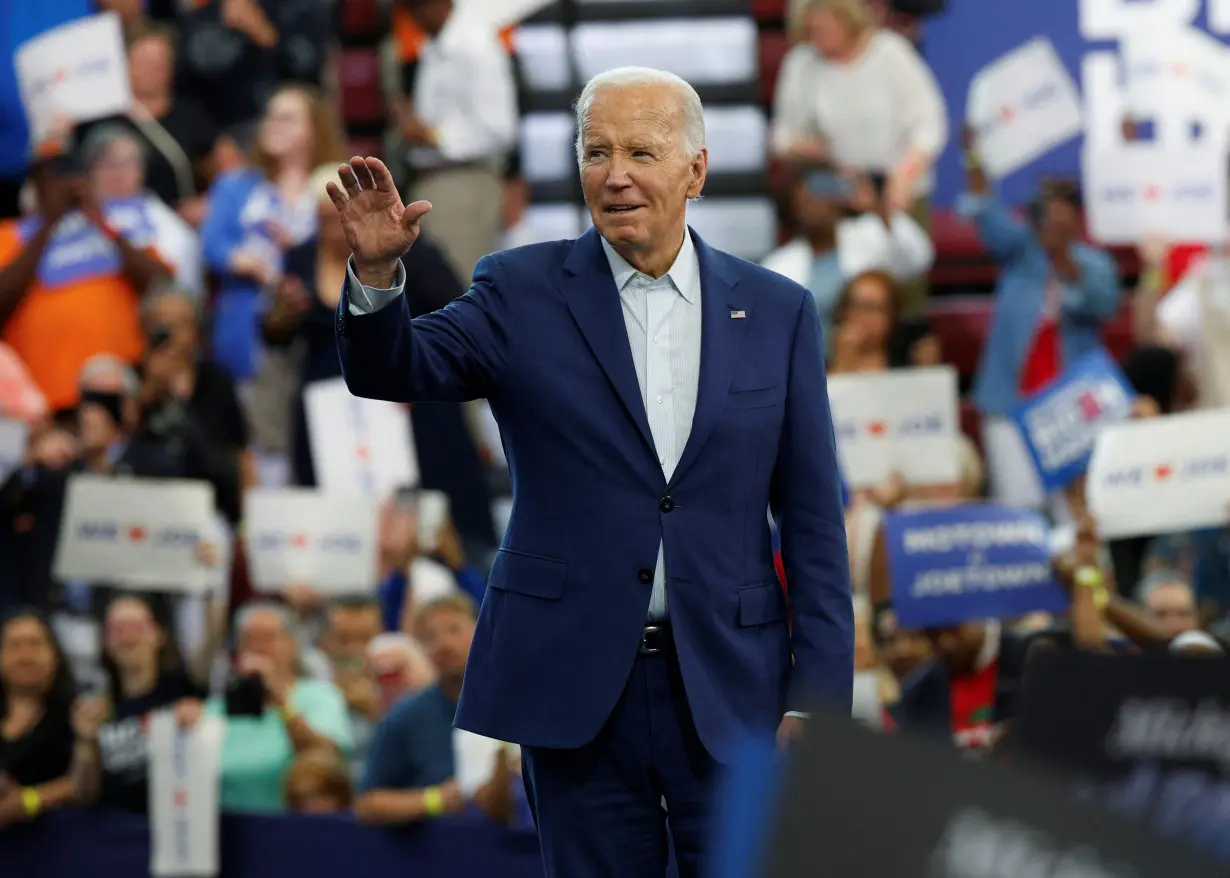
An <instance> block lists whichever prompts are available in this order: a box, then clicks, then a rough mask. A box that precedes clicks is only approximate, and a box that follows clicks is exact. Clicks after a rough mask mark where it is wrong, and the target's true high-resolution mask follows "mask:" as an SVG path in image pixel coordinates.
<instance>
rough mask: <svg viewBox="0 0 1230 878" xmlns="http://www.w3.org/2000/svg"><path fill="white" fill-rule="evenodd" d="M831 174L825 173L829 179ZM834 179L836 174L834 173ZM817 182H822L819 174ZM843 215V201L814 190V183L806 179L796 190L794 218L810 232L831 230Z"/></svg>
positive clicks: (825, 177)
mask: <svg viewBox="0 0 1230 878" xmlns="http://www.w3.org/2000/svg"><path fill="white" fill-rule="evenodd" d="M828 178H829V175H824V177H823V179H825V180H827V179H828ZM832 178H833V179H834V180H836V179H837V177H836V175H832ZM816 182H820V177H819V176H817V179H816ZM840 217H841V201H839V200H838V199H836V198H834V197H827V196H825V195H822V194H820V193H819V192H816V191H813V189H812V185H811V183H810V182H809V181H807V180H805V181H803V182H802V183H800V184H799V186H798V188H797V189H795V192H794V218H795V220H796V221H797V222H798V224H799V225H800V226H801V227H802V228H803V230H804V231H805V232H807V233H809V234H814V233H817V232H831V231H832V230H833V229H834V228H836V226H837V221H838V219H840Z"/></svg>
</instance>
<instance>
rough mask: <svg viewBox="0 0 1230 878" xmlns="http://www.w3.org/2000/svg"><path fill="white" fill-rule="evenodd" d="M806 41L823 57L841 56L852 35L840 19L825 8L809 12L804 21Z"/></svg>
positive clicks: (846, 48)
mask: <svg viewBox="0 0 1230 878" xmlns="http://www.w3.org/2000/svg"><path fill="white" fill-rule="evenodd" d="M804 29H805V30H806V32H807V39H808V41H809V42H810V43H811V44H812V45H813V46H815V47H816V51H817V52H819V53H820V54H821V55H823V56H824V57H825V58H842V57H844V56H845V55H846V54H847V53H848V52H849V51H850V47H851V46H852V45H853V43H854V35H853V34H851V33H850V30H849V28H847V27H846V26H845V25H844V24H842V22H841V19H839V18H838V17H837V16H835V15H834V14H833V13H831V12H828V11H827V10H821V9H818V10H816V11H814V12H810V13H808V15H807V18H806V20H805V21H804Z"/></svg>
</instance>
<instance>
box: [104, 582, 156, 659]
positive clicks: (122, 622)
mask: <svg viewBox="0 0 1230 878" xmlns="http://www.w3.org/2000/svg"><path fill="white" fill-rule="evenodd" d="M105 630H106V637H107V654H108V655H110V656H111V659H112V660H113V661H114V662H115V663H116V665H118V666H119V667H120V668H121V669H123V670H129V669H133V670H136V669H142V670H143V669H147V668H153V667H156V666H157V664H158V651H159V650H160V649H162V645H163V635H162V632H161V631H160V630H159V629H158V625H157V624H156V623H155V622H154V617H153V614H151V613H150V611H149V607H147V606H146V605H145V604H143V603H142V602H141V601H138V600H132V599H130V598H120V599H119V600H115V601H112V602H111V606H110V607H109V608H108V609H107V619H106V626H105Z"/></svg>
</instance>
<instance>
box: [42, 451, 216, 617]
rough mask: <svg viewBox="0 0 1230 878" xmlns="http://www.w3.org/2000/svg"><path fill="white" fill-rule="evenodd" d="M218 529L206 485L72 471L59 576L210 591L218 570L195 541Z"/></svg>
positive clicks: (152, 587)
mask: <svg viewBox="0 0 1230 878" xmlns="http://www.w3.org/2000/svg"><path fill="white" fill-rule="evenodd" d="M216 532H217V524H216V516H215V514H214V490H213V487H212V486H210V485H207V484H205V483H204V482H197V481H186V480H178V479H121V478H104V477H100V476H90V475H75V476H72V477H71V478H70V479H69V482H68V492H67V497H66V498H65V501H64V513H63V515H62V516H61V518H60V541H59V546H58V548H57V550H56V559H55V576H56V578H57V579H59V580H74V579H75V580H83V581H85V582H96V583H105V584H107V585H116V586H123V587H126V588H136V589H148V590H151V591H167V592H189V593H197V592H203V591H207V590H208V589H209V588H210V585H211V584H212V582H213V580H214V578H215V574H214V571H213V570H212V568H210V567H207V566H205V565H204V564H202V563H201V558H200V556H199V549H198V543H200V542H201V541H212V540H213V539H214V537H215V534H216Z"/></svg>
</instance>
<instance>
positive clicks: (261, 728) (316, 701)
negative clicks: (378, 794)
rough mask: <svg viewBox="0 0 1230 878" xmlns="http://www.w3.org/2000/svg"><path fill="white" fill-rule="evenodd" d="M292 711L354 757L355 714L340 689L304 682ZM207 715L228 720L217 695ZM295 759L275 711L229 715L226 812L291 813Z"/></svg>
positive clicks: (225, 756)
mask: <svg viewBox="0 0 1230 878" xmlns="http://www.w3.org/2000/svg"><path fill="white" fill-rule="evenodd" d="M290 707H291V709H292V710H294V711H296V712H297V713H299V714H300V715H301V716H302V717H303V718H304V720H306V721H307V724H308V725H309V726H311V727H312V729H313V730H314V731H315V732H316V733H317V734H318V735H323V736H324V737H326V738H328V739H329V740H331V741H333V743H335V744H337V746H338V747H339V748H340V749H341V751H342V754H343V755H344V756H347V757H349V755H350V752H351V750H352V749H353V747H354V738H353V734H352V730H351V728H350V713H349V711H347V709H346V701H345V699H343V698H342V693H341V692H339V691H338V690H337V687H336V686H334V685H333V684H332V683H326V682H323V681H321V680H300V681H299V682H298V683H296V684H295V688H294V689H292V690H291V693H290ZM205 711H206V713H208V714H212V715H213V716H219V717H221V716H225V715H226V702H225V700H224V699H223V698H221V697H216V696H215V697H214V698H211V699H209V701H208V702H207V703H206V705H205ZM294 758H295V752H294V748H293V747H292V746H291V743H290V736H289V735H288V734H287V732H286V726H285V724H284V723H283V722H282V719H281V717H279V716H278V714H277V712H276V711H272V710H267V711H265V713H264V715H263V716H261V717H259V718H257V717H247V716H241V717H227V718H226V736H225V738H224V739H223V743H222V791H221V800H220V801H221V806H222V810H223V811H264V812H278V811H284V810H286V802H285V799H284V798H283V796H282V784H283V780H284V778H285V777H286V771H287V769H289V768H290V764H291V762H292V761H294Z"/></svg>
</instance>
